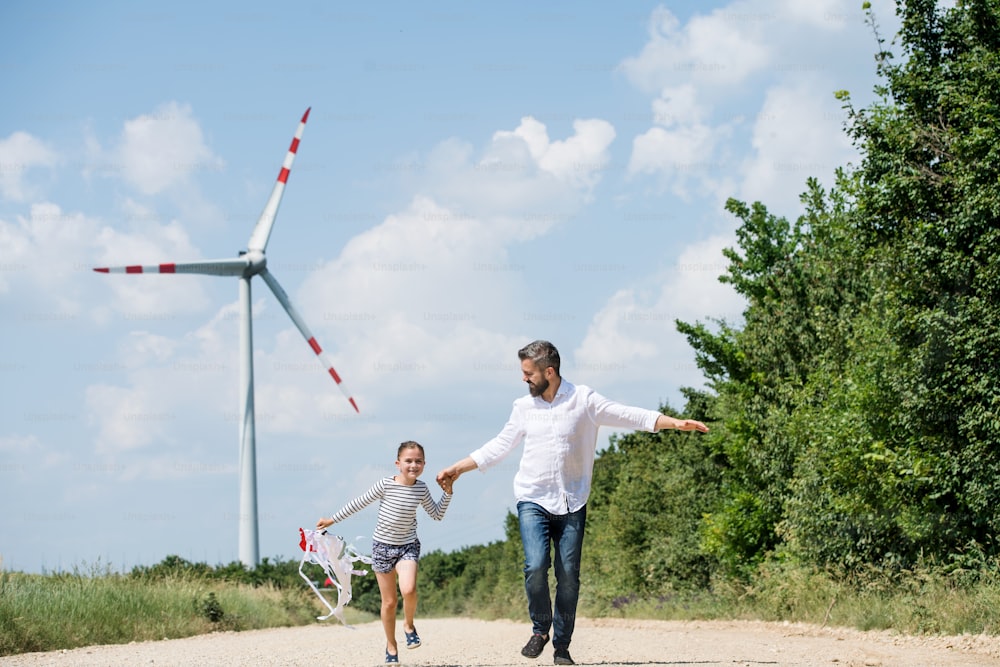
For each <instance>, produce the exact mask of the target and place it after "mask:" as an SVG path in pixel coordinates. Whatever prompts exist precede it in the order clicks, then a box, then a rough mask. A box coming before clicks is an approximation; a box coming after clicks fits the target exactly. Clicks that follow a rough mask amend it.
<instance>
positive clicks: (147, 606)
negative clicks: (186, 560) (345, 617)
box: [0, 571, 369, 655]
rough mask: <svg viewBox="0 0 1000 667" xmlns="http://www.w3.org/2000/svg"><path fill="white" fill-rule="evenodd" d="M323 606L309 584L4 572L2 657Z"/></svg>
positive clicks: (250, 624) (266, 623)
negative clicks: (286, 586) (298, 586)
mask: <svg viewBox="0 0 1000 667" xmlns="http://www.w3.org/2000/svg"><path fill="white" fill-rule="evenodd" d="M320 611H322V608H321V607H320V606H319V603H318V600H316V598H315V596H314V595H313V593H312V592H311V591H309V590H308V589H307V588H306V587H305V585H304V584H303V585H302V586H301V588H279V587H276V586H274V585H273V584H271V583H264V584H261V585H257V586H252V585H247V584H243V583H233V582H231V581H225V580H213V579H210V578H207V577H199V576H194V575H189V574H180V575H176V576H167V577H164V578H160V579H155V580H151V579H150V578H148V577H135V576H130V575H127V574H117V573H114V572H110V571H104V572H89V573H81V572H79V571H76V572H73V573H72V574H68V573H59V574H51V575H36V574H24V573H18V572H0V655H10V654H13V653H23V652H28V651H52V650H57V649H63V648H75V647H78V646H87V645H92V644H116V643H125V642H130V641H144V640H153V639H165V638H177V637H187V636H191V635H196V634H201V633H205V632H211V631H214V630H248V629H255V628H267V627H280V626H292V625H303V624H306V623H312V622H315V617H316V615H317V614H318V613H320ZM352 613H353V614H355V615H356V616H355V618H361V619H362V620H368V618H369V616H368V615H366V614H363V613H361V612H357V611H352Z"/></svg>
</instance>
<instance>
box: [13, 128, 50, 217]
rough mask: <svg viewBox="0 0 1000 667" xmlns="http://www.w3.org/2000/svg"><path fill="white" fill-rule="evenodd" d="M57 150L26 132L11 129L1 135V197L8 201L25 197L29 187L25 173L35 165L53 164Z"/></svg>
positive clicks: (29, 192) (22, 199)
mask: <svg viewBox="0 0 1000 667" xmlns="http://www.w3.org/2000/svg"><path fill="white" fill-rule="evenodd" d="M58 161H59V156H58V154H57V153H56V152H55V151H54V150H52V149H51V148H49V147H48V146H46V145H45V144H44V143H43V142H42V141H40V140H39V139H36V138H35V137H33V136H32V135H30V134H28V133H27V132H14V133H13V134H11V135H10V136H9V137H7V138H6V139H0V197H2V198H3V199H9V200H11V201H17V202H20V201H25V200H27V199H28V198H29V197H30V196H31V195H32V194H33V192H32V189H31V188H30V187H29V186H28V185H27V184H26V183H25V175H26V174H27V172H28V171H29V170H30V169H34V168H36V167H53V166H55V165H56V164H57V163H58Z"/></svg>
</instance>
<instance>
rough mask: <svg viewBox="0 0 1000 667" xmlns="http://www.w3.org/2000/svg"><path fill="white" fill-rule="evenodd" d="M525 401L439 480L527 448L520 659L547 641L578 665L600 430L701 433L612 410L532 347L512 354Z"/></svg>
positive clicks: (539, 346) (521, 518)
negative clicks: (552, 580)
mask: <svg viewBox="0 0 1000 667" xmlns="http://www.w3.org/2000/svg"><path fill="white" fill-rule="evenodd" d="M517 356H518V358H520V360H521V372H522V374H523V378H524V381H525V382H527V383H528V392H529V395H528V396H523V397H521V398H519V399H517V400H516V401H514V408H513V410H512V411H511V413H510V418H509V419H508V420H507V424H506V425H505V426H504V427H503V430H502V431H500V433H499V434H498V435H497V436H496V437H495V438H493V439H492V440H490V441H489V442H487V443H486V444H485V445H483V446H482V447H480V448H479V449H477V450H476V451H474V452H472V454H470V455H469V456H467V457H466V458H464V459H462V460H461V461H458V462H456V463H454V464H452V465H451V466H449V467H448V468H445V469H444V470H442V471H441V472H440V473H438V476H437V480H438V483H439V484H442V485H443V484H445V483H447V482H449V481H450V482H452V483H454V481H455V480H457V479H458V477H459V476H460V475H462V474H463V473H466V472H468V471H470V470H474V469H476V468H478V469H480V470H483V471H485V470H486V469H488V468H489V467H490V466H493V465H495V464H496V463H497V462H499V461H500V460H501V459H503V458H504V457H505V456H506V455H507V454H509V453H510V452H511V451H512V450H513V449H514V448H516V447H517V446H518V445H520V444H521V443H522V442H523V443H524V451H523V452H522V454H521V465H520V468H519V469H518V472H517V475H516V476H515V477H514V495H515V497H516V499H517V518H518V524H519V526H520V530H521V541H522V542H523V544H524V589H525V592H526V593H527V596H528V615H529V616H530V617H531V623H532V635H531V639H529V640H528V643H527V644H526V645H525V646H524V648H523V649H521V654H522V655H524V656H527V657H529V658H537V657H538V656H539V655H541V653H542V649H543V648H545V645H546V644H547V643H548V641H549V630H550V629H553V636H552V646H553V648H554V649H555V655H554V659H555V664H557V665H572V664H575V663H574V662H573V659H572V658H571V657H570V654H569V645H570V640H571V639H572V637H573V627H574V625H575V622H576V604H577V599H578V598H579V594H580V554H581V551H582V548H583V533H584V527H585V524H586V519H587V498H588V497H589V495H590V482H591V477H592V476H593V470H594V456H595V453H596V450H597V431H598V428H599V427H601V426H612V427H617V428H631V429H635V430H643V431H651V432H654V433H655V432H656V431H659V430H662V429H665V428H675V429H678V430H681V431H701V432H702V433H705V432H707V431H708V427H707V426H705V425H704V424H702V423H701V422H698V421H694V420H693V419H674V418H673V417H668V416H666V415H663V414H660V413H659V412H655V411H653V410H644V409H642V408H634V407H629V406H625V405H621V404H620V403H615V402H614V401H610V400H608V399H607V398H605V397H603V396H601V395H600V394H598V393H597V392H595V391H594V390H593V389H591V388H590V387H586V386H583V385H580V386H576V385H574V384H572V383H571V382H569V381H568V380H564V379H563V378H562V377H561V376H560V375H559V351H558V350H556V348H555V346H554V345H552V343H549V342H548V341H544V340H536V341H535V342H533V343H530V344H528V345H526V346H525V347H523V348H521V349H520V350H519V351H518V353H517ZM553 546H554V547H555V575H556V599H555V607H554V608H553V606H552V601H551V598H550V596H549V581H548V572H549V565H550V556H549V552H550V549H551V548H552V547H553Z"/></svg>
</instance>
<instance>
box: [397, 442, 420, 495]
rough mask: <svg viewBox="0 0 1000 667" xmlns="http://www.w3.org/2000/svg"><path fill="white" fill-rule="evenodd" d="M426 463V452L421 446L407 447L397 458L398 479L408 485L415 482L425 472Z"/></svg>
mask: <svg viewBox="0 0 1000 667" xmlns="http://www.w3.org/2000/svg"><path fill="white" fill-rule="evenodd" d="M424 464H425V461H424V453H423V451H421V449H420V448H419V447H407V448H406V449H403V450H401V451H400V452H399V456H398V457H397V458H396V467H397V468H398V469H399V475H397V476H396V480H397V481H398V482H399V483H400V484H406V485H407V486H409V485H410V484H413V483H414V482H415V481H417V478H418V477H420V475H421V473H423V471H424Z"/></svg>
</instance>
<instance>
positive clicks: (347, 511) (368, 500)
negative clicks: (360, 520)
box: [331, 478, 385, 523]
mask: <svg viewBox="0 0 1000 667" xmlns="http://www.w3.org/2000/svg"><path fill="white" fill-rule="evenodd" d="M384 493H385V479H384V478H383V479H380V480H378V481H377V482H375V483H374V484H373V485H372V488H370V489H368V491H366V492H365V493H364V495H360V496H358V497H357V498H355V499H354V500H352V501H351V502H349V503H347V504H346V505H344V506H343V507H342V508H341V509H340V510H338V511H337V513H336V514H334V515H333V516H332V517H331V518H332V519H333V522H334V523H340V522H341V521H343V520H344V519H346V518H347V517H349V516H351V515H352V514H356V513H357V512H360V511H361V510H363V509H364V508H366V507H368V506H369V505H371V504H372V503H373V502H375V501H376V500H378V499H379V498H381V497H382V495H383V494H384Z"/></svg>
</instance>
